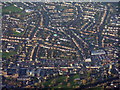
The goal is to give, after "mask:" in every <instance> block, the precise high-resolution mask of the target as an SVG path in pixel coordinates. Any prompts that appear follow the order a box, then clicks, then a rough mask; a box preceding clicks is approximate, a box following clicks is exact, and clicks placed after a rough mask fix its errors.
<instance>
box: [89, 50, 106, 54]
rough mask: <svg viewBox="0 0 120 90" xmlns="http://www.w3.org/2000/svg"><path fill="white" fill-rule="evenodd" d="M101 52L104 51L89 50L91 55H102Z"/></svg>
mask: <svg viewBox="0 0 120 90" xmlns="http://www.w3.org/2000/svg"><path fill="white" fill-rule="evenodd" d="M102 54H106V52H105V51H104V50H95V51H92V52H91V55H102Z"/></svg>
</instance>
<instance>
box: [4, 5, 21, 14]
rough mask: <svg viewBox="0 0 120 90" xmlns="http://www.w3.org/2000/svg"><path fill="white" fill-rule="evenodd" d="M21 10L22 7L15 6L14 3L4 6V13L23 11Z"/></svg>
mask: <svg viewBox="0 0 120 90" xmlns="http://www.w3.org/2000/svg"><path fill="white" fill-rule="evenodd" d="M21 11H22V10H21V9H20V8H18V7H15V6H13V5H10V6H7V7H3V8H2V13H3V14H9V13H16V12H21Z"/></svg>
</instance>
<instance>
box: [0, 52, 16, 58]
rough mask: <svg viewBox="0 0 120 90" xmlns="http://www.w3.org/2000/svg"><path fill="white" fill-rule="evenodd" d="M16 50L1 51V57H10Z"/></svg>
mask: <svg viewBox="0 0 120 90" xmlns="http://www.w3.org/2000/svg"><path fill="white" fill-rule="evenodd" d="M15 54H16V52H15V51H11V52H3V53H2V58H10V56H13V55H15Z"/></svg>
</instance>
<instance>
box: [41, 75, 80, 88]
mask: <svg viewBox="0 0 120 90" xmlns="http://www.w3.org/2000/svg"><path fill="white" fill-rule="evenodd" d="M76 78H79V75H78V74H76V75H72V76H70V77H69V78H67V77H66V76H59V77H57V78H54V79H50V80H48V81H46V82H44V83H42V84H43V85H44V87H51V88H73V87H74V88H75V87H76V86H79V85H78V84H77V83H76V82H74V79H76ZM66 79H67V81H66Z"/></svg>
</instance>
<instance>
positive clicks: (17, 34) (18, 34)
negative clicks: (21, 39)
mask: <svg viewBox="0 0 120 90" xmlns="http://www.w3.org/2000/svg"><path fill="white" fill-rule="evenodd" d="M23 33H24V32H21V33H18V32H15V31H13V35H14V36H22V35H23Z"/></svg>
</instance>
